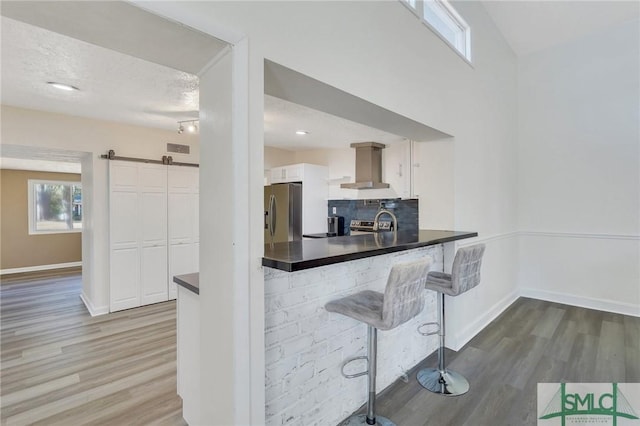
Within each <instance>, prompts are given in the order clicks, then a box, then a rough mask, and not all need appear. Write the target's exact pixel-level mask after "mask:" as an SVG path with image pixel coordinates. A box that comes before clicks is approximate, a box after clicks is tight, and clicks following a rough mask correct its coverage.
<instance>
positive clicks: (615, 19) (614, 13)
mask: <svg viewBox="0 0 640 426" xmlns="http://www.w3.org/2000/svg"><path fill="white" fill-rule="evenodd" d="M482 3H483V4H484V6H485V9H486V10H487V12H488V13H489V15H490V16H491V19H492V20H493V21H494V22H495V23H496V26H497V27H498V29H499V30H500V32H501V33H502V34H503V35H504V37H505V39H506V40H507V42H508V43H509V45H510V46H511V48H512V49H513V51H514V52H515V53H516V54H517V55H518V56H523V55H527V54H529V53H533V52H536V51H540V50H543V49H547V48H550V47H553V46H556V45H559V44H563V43H567V42H570V41H572V40H577V39H579V38H581V37H583V36H586V35H588V34H590V33H593V32H596V31H599V30H602V29H605V28H607V27H611V26H613V25H617V24H620V23H623V22H625V21H629V20H632V19H639V18H640V2H637V1H611V0H607V1H483V2H482Z"/></svg>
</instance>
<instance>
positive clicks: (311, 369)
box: [264, 246, 442, 426]
mask: <svg viewBox="0 0 640 426" xmlns="http://www.w3.org/2000/svg"><path fill="white" fill-rule="evenodd" d="M427 255H429V256H431V257H432V259H433V263H432V265H431V269H432V270H438V271H441V270H442V246H433V247H425V248H419V249H414V250H409V251H403V252H399V253H391V254H386V255H382V256H375V257H370V258H366V259H360V260H354V261H351V262H345V263H339V264H335V265H329V266H323V267H319V268H313V269H307V270H304V271H299V272H291V273H289V272H284V271H279V270H276V269H271V268H264V281H265V328H266V330H265V345H266V348H265V363H266V365H265V370H266V373H265V384H266V388H265V394H266V395H265V396H266V407H265V408H266V420H267V425H272V426H281V425H287V426H291V425H301V426H302V425H304V426H310V425H316V424H317V425H320V424H322V425H323V426H324V425H333V424H338V423H339V422H340V421H341V420H342V419H344V418H345V417H347V416H348V415H349V414H351V413H352V412H354V411H355V410H357V409H358V408H359V407H360V406H361V405H362V404H364V403H365V402H366V399H367V389H366V387H367V385H366V382H367V378H366V376H363V377H358V378H355V379H345V378H343V377H342V375H341V374H340V366H341V364H342V361H343V360H344V359H346V358H349V357H352V356H357V355H366V347H367V326H366V325H365V324H363V323H361V322H359V321H356V320H353V319H350V318H348V317H345V316H343V315H340V314H335V313H329V312H327V311H326V310H325V309H324V305H325V303H327V302H328V301H330V300H334V299H338V298H341V297H344V296H347V295H349V294H353V293H356V292H358V291H362V290H375V291H384V287H385V285H386V281H387V276H388V274H389V271H390V270H391V267H392V266H393V265H394V264H395V263H399V262H407V261H411V260H415V259H418V258H421V257H424V256H427ZM425 297H426V302H427V303H426V306H425V310H424V311H423V312H422V313H421V314H420V315H418V316H417V317H416V318H414V319H413V320H411V321H408V322H407V323H405V324H403V325H401V326H400V327H398V328H396V329H393V330H390V331H379V332H378V375H377V391H378V392H381V391H382V390H383V389H384V388H385V387H387V386H389V385H390V384H391V383H393V382H394V381H395V380H396V379H398V378H399V377H400V376H401V375H402V374H403V373H404V372H405V371H407V370H409V369H410V368H412V367H413V366H414V365H416V364H417V363H418V362H420V361H421V360H422V359H424V358H425V357H426V356H427V355H429V354H430V353H432V352H433V351H434V350H436V348H437V345H438V342H437V340H438V339H437V336H431V337H423V336H421V335H420V334H418V332H417V331H416V328H417V327H418V325H420V324H422V323H424V322H427V321H435V320H436V295H435V293H433V292H428V291H425ZM362 365H363V366H364V363H362ZM353 367H354V371H355V368H356V367H358V365H354V366H353ZM410 380H415V378H414V377H411V378H410ZM380 414H384V413H380Z"/></svg>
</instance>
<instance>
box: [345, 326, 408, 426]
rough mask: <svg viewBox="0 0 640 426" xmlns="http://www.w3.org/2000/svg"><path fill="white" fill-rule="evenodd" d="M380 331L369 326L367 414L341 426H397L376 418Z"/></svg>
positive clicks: (381, 418) (348, 420)
mask: <svg viewBox="0 0 640 426" xmlns="http://www.w3.org/2000/svg"><path fill="white" fill-rule="evenodd" d="M377 332H378V330H377V329H376V328H375V327H372V326H370V325H368V332H367V346H368V348H367V357H368V361H369V362H368V364H369V365H368V368H367V382H368V386H367V389H368V391H369V398H368V399H367V414H358V415H355V416H352V417H349V418H348V419H347V420H345V421H344V422H342V423H340V426H360V425H380V426H396V424H395V423H393V422H392V421H391V420H389V419H387V418H386V417H382V416H376V413H375V411H376V369H377V360H376V355H377V353H378V333H377Z"/></svg>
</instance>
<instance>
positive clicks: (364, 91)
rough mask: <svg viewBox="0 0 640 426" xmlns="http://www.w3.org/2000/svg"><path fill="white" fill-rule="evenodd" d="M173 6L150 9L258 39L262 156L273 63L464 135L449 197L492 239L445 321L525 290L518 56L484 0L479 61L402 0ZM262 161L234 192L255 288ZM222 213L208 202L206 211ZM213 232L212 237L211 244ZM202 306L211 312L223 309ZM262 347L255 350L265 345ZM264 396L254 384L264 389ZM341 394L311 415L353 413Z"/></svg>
mask: <svg viewBox="0 0 640 426" xmlns="http://www.w3.org/2000/svg"><path fill="white" fill-rule="evenodd" d="M152 3H153V2H152ZM168 3H169V4H167V3H165V2H156V3H154V4H153V5H150V6H148V7H152V8H157V9H158V10H159V9H162V11H163V13H164V14H165V15H166V16H167V17H170V18H172V19H175V20H177V21H179V22H185V20H188V21H189V22H192V23H195V24H197V25H199V26H200V28H201V29H202V30H203V31H207V29H209V28H210V29H211V31H213V30H215V29H216V28H225V29H228V30H231V31H234V32H236V33H241V34H243V35H245V36H246V40H247V41H248V43H249V45H250V50H249V55H250V57H249V76H248V85H249V86H248V87H249V89H248V90H249V96H248V99H249V101H250V117H249V131H250V135H249V145H250V146H249V149H250V151H251V152H256V153H258V154H256V155H260V156H262V155H263V147H262V145H263V143H264V141H263V139H262V138H263V135H262V134H257V133H253V132H254V131H256V132H257V131H258V129H262V122H263V120H264V114H263V111H262V110H263V96H264V92H263V78H264V74H263V65H264V59H268V60H270V61H273V62H276V63H278V64H280V65H283V66H285V67H288V68H291V69H293V70H295V71H297V72H300V73H302V74H305V75H307V76H309V77H311V78H314V79H317V80H320V81H322V82H323V83H326V84H329V85H331V86H333V87H336V88H338V89H340V90H344V91H345V92H348V93H350V94H352V95H354V96H358V97H361V98H363V99H365V100H367V101H369V102H372V103H374V104H377V105H379V106H381V107H383V108H386V109H388V110H390V111H393V112H395V113H398V114H401V115H404V116H406V117H408V118H410V119H413V120H416V121H418V122H421V123H423V124H426V125H428V126H431V127H434V128H436V129H439V130H441V131H443V132H445V133H447V134H451V135H455V140H454V141H452V143H454V150H455V151H454V152H455V164H454V165H453V166H454V172H453V173H454V178H453V181H454V185H453V190H454V192H455V193H454V195H453V197H451V198H450V199H453V200H454V203H455V206H454V209H455V210H454V223H453V226H454V228H456V229H461V230H472V231H478V232H479V233H480V236H481V237H480V238H479V239H477V240H475V241H486V242H487V245H488V247H487V250H488V256H487V258H486V259H485V261H486V262H485V264H484V266H483V274H484V275H483V277H486V279H484V278H483V284H482V287H481V289H480V290H478V291H479V292H480V293H478V292H475V294H474V295H471V296H470V297H471V299H469V298H466V299H464V301H462V300H461V301H460V304H458V305H457V306H455V309H453V310H452V309H449V311H448V312H449V313H448V318H449V317H451V319H453V320H455V322H453V321H450V322H449V324H451V325H452V328H451V329H452V330H456V328H457V326H460V325H461V324H463V325H467V324H472V325H473V326H474V327H476V328H475V329H473V330H471V329H469V328H467V330H466V332H467V333H468V334H469V333H473V332H474V331H477V329H478V328H481V327H483V326H484V325H486V324H487V323H488V321H490V320H491V319H492V316H493V315H497V313H499V312H500V310H501V309H504V308H506V306H507V305H508V303H509V301H510V297H511V296H512V295H513V294H515V292H516V290H517V288H516V285H517V283H516V275H515V274H514V265H515V264H516V262H517V252H516V250H517V239H516V238H515V237H514V236H513V232H514V231H515V226H516V221H517V210H516V204H517V194H516V190H517V188H516V177H517V175H516V166H515V163H516V158H517V147H516V133H517V127H516V119H517V115H516V106H517V100H516V89H517V84H516V58H515V55H514V53H513V52H512V51H511V50H510V48H509V47H508V45H507V43H506V42H505V40H504V39H503V38H502V36H501V35H500V33H499V31H498V30H497V28H496V27H495V25H494V24H493V22H492V21H491V19H490V18H489V16H488V15H487V13H486V11H485V10H484V8H483V6H482V4H481V3H480V2H455V4H456V8H458V9H459V12H460V14H461V15H462V16H463V17H464V19H465V20H466V21H467V22H468V23H469V24H470V25H471V27H472V28H473V32H474V35H473V37H472V43H473V46H472V48H473V58H474V59H473V66H469V65H468V64H467V63H466V62H465V61H464V60H462V59H461V58H460V57H459V56H458V55H457V54H456V53H455V52H453V51H452V50H451V49H450V47H449V46H447V45H446V44H445V43H443V42H442V40H441V39H440V38H439V37H437V36H436V35H434V34H433V33H432V32H431V31H430V30H429V29H428V28H427V27H426V26H425V25H424V24H422V23H421V22H420V21H419V20H418V19H417V18H416V17H415V15H413V14H412V13H411V12H410V11H409V10H408V9H407V8H406V7H405V6H403V5H402V4H401V3H400V2H399V1H383V2H377V1H368V2H347V1H345V2H276V1H269V2H257V1H256V2H168ZM156 4H158V5H156ZM201 17H206V21H205V20H204V18H201ZM372 28H375V31H372ZM225 31H226V30H225ZM292 35H293V36H292ZM310 52H312V54H310ZM243 99H247V97H244V98H238V99H236V98H234V100H237V101H239V102H241V101H242V100H243ZM262 166H263V164H257V165H256V166H255V167H254V168H257V170H258V171H259V174H258V175H257V176H253V175H250V179H249V182H248V185H249V190H248V191H247V192H242V193H239V194H236V196H238V197H243V198H249V199H250V200H251V201H252V202H253V203H252V204H251V210H250V212H249V213H250V216H251V218H250V221H251V224H252V226H251V233H250V235H249V237H250V240H249V246H251V247H252V249H251V250H252V251H251V253H252V257H251V259H250V262H249V267H250V268H251V275H250V277H251V283H250V285H251V287H252V288H254V287H258V286H259V285H260V284H262V279H261V278H260V277H258V274H257V273H254V271H256V270H257V271H259V266H258V268H257V269H254V268H255V267H256V265H259V256H256V253H258V252H259V251H260V248H261V247H260V246H261V245H262V244H263V232H262V229H261V226H260V224H261V223H260V221H261V219H262V213H263V211H262V210H263V205H262V204H263V203H262V201H263V200H262V197H261V196H259V195H260V194H259V193H260V192H261V191H262V186H263V180H264V177H263V170H262V169H261V168H260V167H262ZM229 185H231V183H230V184H229ZM245 195H246V196H245ZM214 211H215V209H209V210H207V208H205V210H202V214H201V217H205V216H206V215H209V214H213V212H214ZM254 225H257V226H254ZM207 238H209V239H212V240H213V239H214V238H213V237H212V236H207V235H203V236H202V241H203V243H204V241H205V240H206V239H207ZM211 244H213V245H212V246H211V247H212V249H216V248H217V249H218V250H225V249H226V248H225V247H224V245H223V243H222V242H220V243H214V242H213V241H212V242H211ZM254 249H255V250H254ZM201 274H202V271H201ZM257 294H258V295H260V293H259V291H258V292H257ZM462 298H464V296H460V297H458V298H456V299H462ZM474 298H475V299H477V302H475V301H473V299H474ZM235 303H236V305H237V307H238V308H245V307H246V306H247V305H248V304H249V303H251V302H250V301H249V300H240V299H238V300H235ZM202 306H203V310H204V309H210V308H214V307H215V306H216V304H215V303H211V304H209V305H205V304H204V303H203V304H202ZM449 306H451V305H449ZM261 313H263V312H260V311H258V312H256V313H254V312H252V315H251V317H250V320H251V324H252V325H251V328H255V329H260V330H263V329H264V318H263V317H262V318H261V317H260V314H261ZM212 327H213V328H212V329H211V335H210V336H209V337H208V339H209V340H210V342H209V344H213V343H212V342H214V341H215V334H216V333H227V332H229V328H230V326H229V324H228V323H226V324H217V325H215V324H214V325H212ZM234 336H235V337H237V338H242V337H243V336H244V333H243V331H242V330H240V329H238V328H237V327H235V326H234ZM204 337H205V336H203V338H204ZM449 337H451V333H450V334H449ZM453 338H454V340H456V339H457V340H458V341H462V338H457V337H456V336H453ZM256 348H257V349H256V351H257V350H258V349H259V346H256ZM262 354H263V355H264V352H262ZM256 360H257V362H254V361H256ZM251 361H252V362H251V365H245V364H243V363H242V362H241V361H240V360H235V361H234V362H233V363H230V364H229V365H226V367H227V368H232V367H233V368H236V369H237V368H245V367H246V368H249V367H252V369H253V368H254V367H255V370H256V371H259V369H260V368H262V373H264V362H263V361H264V357H262V358H260V356H256V355H255V354H252V359H251ZM261 361H262V365H260V362H261ZM223 367H224V366H223ZM263 375H264V374H263ZM225 377H228V375H225ZM209 386H210V387H211V390H212V392H214V391H221V392H223V391H225V390H226V391H227V392H229V389H231V388H234V389H238V387H237V386H236V385H234V382H233V381H227V380H216V381H215V382H210V383H209ZM263 391H264V389H257V392H259V393H263ZM214 393H215V392H214ZM212 394H213V393H212ZM335 398H336V400H337V401H339V402H338V403H337V405H330V406H326V407H324V408H323V410H324V411H322V412H314V421H316V422H322V421H323V420H324V419H330V418H335V417H336V413H337V412H338V413H340V414H342V413H343V412H345V411H347V410H351V411H352V410H353V407H344V408H343V407H341V402H340V401H341V393H340V389H336V394H335ZM346 399H347V398H345V400H346ZM294 405H295V404H294ZM240 408H242V407H240ZM252 408H255V409H256V410H261V411H262V412H264V409H265V407H264V405H262V406H260V404H256V405H255V407H252ZM295 408H296V407H295V406H294V407H291V406H288V407H285V408H282V409H281V410H280V411H279V413H278V415H276V416H273V418H275V419H278V420H282V421H283V422H284V421H302V420H301V419H297V420H296V419H295V418H291V415H290V412H289V410H290V409H291V410H295ZM298 411H299V410H298ZM346 414H348V412H346V413H345V415H346ZM256 418H257V417H256Z"/></svg>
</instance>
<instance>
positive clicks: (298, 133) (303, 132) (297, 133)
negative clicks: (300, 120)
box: [296, 130, 309, 135]
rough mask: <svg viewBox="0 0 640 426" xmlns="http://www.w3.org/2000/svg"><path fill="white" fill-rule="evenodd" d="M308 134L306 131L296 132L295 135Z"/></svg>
mask: <svg viewBox="0 0 640 426" xmlns="http://www.w3.org/2000/svg"><path fill="white" fill-rule="evenodd" d="M308 134H309V132H307V131H306V130H296V135H308Z"/></svg>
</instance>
